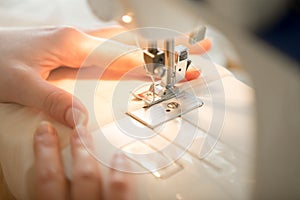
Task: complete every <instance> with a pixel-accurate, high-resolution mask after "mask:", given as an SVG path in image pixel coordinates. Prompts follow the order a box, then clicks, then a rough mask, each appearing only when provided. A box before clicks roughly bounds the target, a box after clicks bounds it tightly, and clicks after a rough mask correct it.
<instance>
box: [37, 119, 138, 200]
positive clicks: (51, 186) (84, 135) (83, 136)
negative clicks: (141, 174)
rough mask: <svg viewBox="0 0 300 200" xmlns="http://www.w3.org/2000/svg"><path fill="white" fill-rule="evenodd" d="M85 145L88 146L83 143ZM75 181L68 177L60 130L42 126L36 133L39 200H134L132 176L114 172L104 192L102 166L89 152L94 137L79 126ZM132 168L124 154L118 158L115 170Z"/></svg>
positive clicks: (74, 138) (74, 155) (73, 148)
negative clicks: (59, 137) (62, 152)
mask: <svg viewBox="0 0 300 200" xmlns="http://www.w3.org/2000/svg"><path fill="white" fill-rule="evenodd" d="M81 140H84V141H85V145H86V146H84V145H83V144H82V141H81ZM70 144H71V152H72V180H71V181H70V182H68V180H67V179H66V177H65V173H64V167H63V164H62V158H61V155H60V148H59V140H58V137H57V133H56V130H55V129H54V128H53V126H52V125H51V124H50V123H48V122H42V123H41V124H40V126H39V127H38V129H37V130H36V132H35V136H34V153H35V170H36V187H35V188H36V195H37V196H36V199H43V200H48V199H49V200H53V199H57V200H66V199H72V200H76V199H78V200H82V199H88V200H96V199H97V200H99V199H120V200H131V199H133V196H134V194H133V190H132V185H131V183H130V179H128V175H126V174H124V173H121V172H118V171H116V170H114V169H111V170H110V172H109V178H108V191H107V192H104V190H103V182H102V176H101V173H100V169H99V163H98V162H97V161H96V159H94V158H93V157H92V156H91V155H90V153H89V152H88V151H87V149H86V147H87V148H89V149H92V148H93V141H92V135H91V134H89V133H88V132H87V131H86V128H84V127H83V126H81V125H79V126H77V127H76V130H74V132H73V134H72V136H71V138H70ZM126 164H128V163H127V162H126V159H125V157H124V155H123V154H116V155H115V156H114V158H113V160H112V163H111V166H112V167H113V168H116V167H119V166H124V165H126Z"/></svg>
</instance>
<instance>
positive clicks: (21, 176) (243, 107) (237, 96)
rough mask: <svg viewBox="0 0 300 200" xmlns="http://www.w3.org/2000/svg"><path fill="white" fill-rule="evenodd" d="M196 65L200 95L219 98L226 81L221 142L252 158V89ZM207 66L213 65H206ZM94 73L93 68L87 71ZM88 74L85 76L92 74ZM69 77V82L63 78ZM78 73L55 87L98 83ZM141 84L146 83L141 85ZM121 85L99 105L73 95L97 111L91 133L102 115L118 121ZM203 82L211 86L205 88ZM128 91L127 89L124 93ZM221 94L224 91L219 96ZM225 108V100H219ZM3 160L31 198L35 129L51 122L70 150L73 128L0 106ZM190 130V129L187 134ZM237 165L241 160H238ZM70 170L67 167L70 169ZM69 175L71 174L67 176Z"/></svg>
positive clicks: (13, 185) (16, 191)
mask: <svg viewBox="0 0 300 200" xmlns="http://www.w3.org/2000/svg"><path fill="white" fill-rule="evenodd" d="M196 62H198V63H197V65H199V66H201V68H202V78H201V79H197V80H194V81H192V84H193V85H194V89H199V90H198V92H199V93H198V94H199V97H200V98H201V96H203V98H204V99H208V98H207V93H206V92H207V91H208V90H209V91H210V92H212V93H214V94H217V95H218V93H220V91H219V88H215V87H216V86H217V85H218V84H216V83H217V82H218V81H222V83H223V87H224V91H225V99H226V108H227V109H226V115H225V120H224V126H223V129H222V137H221V141H222V143H224V144H225V145H226V146H227V147H228V148H231V149H232V150H233V151H234V152H238V153H239V154H240V155H246V157H247V158H249V157H251V156H252V150H253V149H252V147H253V139H254V138H253V132H254V130H253V128H254V124H253V111H252V107H253V103H254V102H253V90H252V89H251V88H249V87H248V86H246V85H245V84H243V83H242V82H240V81H238V80H236V79H235V78H234V77H233V75H232V74H231V73H230V72H228V71H227V70H225V69H224V68H222V67H217V68H216V69H217V71H218V73H219V76H214V75H213V74H210V73H211V70H210V69H209V67H210V66H209V65H207V64H206V62H207V61H205V60H201V59H198V60H197V59H196ZM208 66H209V67H208ZM89 70H91V72H93V70H92V68H91V69H89ZM89 70H87V72H86V73H89V72H88V71H89ZM64 75H66V76H67V77H68V79H60V78H59V77H64ZM75 77H76V71H75V70H68V69H61V70H58V71H56V72H55V73H53V74H52V75H51V77H50V79H49V81H50V82H51V83H53V84H54V85H56V86H58V87H60V88H63V89H65V90H67V91H69V92H71V93H73V90H74V85H75V84H76V85H77V86H78V85H92V84H95V83H96V82H97V80H95V79H87V80H77V81H75V80H74V78H75ZM132 82H133V81H130V80H124V81H123V82H122V84H125V85H126V84H129V85H130V83H132ZM139 82H140V83H143V81H139ZM118 83H119V82H118V81H102V82H101V87H99V88H98V89H97V91H96V92H95V99H96V101H95V102H101V103H99V104H97V103H96V104H95V105H90V104H89V103H88V102H87V98H88V97H86V96H85V94H84V91H79V92H77V93H75V95H76V96H77V97H78V98H80V99H81V101H82V102H83V103H84V104H85V106H86V107H87V109H88V111H89V113H93V112H95V111H96V112H95V114H96V117H92V116H90V121H89V130H91V131H96V130H97V128H98V121H97V120H99V117H100V118H101V115H102V118H101V119H103V114H104V115H105V119H106V120H104V121H102V122H101V126H103V125H105V124H109V123H111V122H113V120H115V118H114V117H113V116H112V113H111V110H110V109H111V97H112V95H113V90H114V87H115V85H117V84H118ZM204 83H206V84H207V87H204ZM125 92H129V91H125ZM220 94H221V93H220ZM219 103H220V104H222V103H223V104H224V103H225V102H219ZM209 106H210V105H209V100H207V107H204V108H203V109H204V110H203V111H202V112H201V114H200V121H201V123H200V127H199V128H200V129H201V130H203V131H204V132H205V131H206V130H207V129H208V127H209V123H210V121H209V119H210V118H209V116H210V115H211V113H210V112H211V108H210V107H209ZM0 119H1V122H0V161H1V166H2V169H3V172H4V176H5V178H6V181H7V184H8V186H9V188H10V190H11V192H12V193H13V195H14V196H15V197H16V198H17V199H30V195H31V194H30V193H31V191H32V190H31V189H32V186H33V185H32V178H33V176H32V175H33V172H34V169H33V168H32V165H33V146H32V136H33V133H34V131H35V129H36V127H37V125H38V124H39V123H40V122H41V121H42V120H49V121H51V122H53V123H54V125H55V127H56V128H57V129H58V133H59V138H60V142H61V148H62V149H66V148H67V147H68V145H69V141H68V140H69V134H70V131H71V130H70V129H69V128H67V127H65V126H63V125H61V124H59V123H57V122H55V121H53V120H52V119H50V118H49V117H47V116H45V115H44V114H43V113H41V112H39V111H37V110H34V109H31V108H27V107H23V106H20V105H15V104H0ZM187 131H188V130H187ZM95 143H96V146H97V145H99V146H101V141H99V140H97V141H95ZM69 156H70V155H69V154H68V153H64V160H65V163H67V164H70V163H69V162H70V157H69ZM237 162H238V161H237ZM66 168H68V170H70V169H69V167H66ZM67 173H68V174H69V171H68V172H67Z"/></svg>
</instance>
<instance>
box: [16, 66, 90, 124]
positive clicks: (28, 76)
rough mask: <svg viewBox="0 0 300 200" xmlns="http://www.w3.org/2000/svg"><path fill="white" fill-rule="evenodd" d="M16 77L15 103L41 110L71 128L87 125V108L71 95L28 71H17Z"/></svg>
mask: <svg viewBox="0 0 300 200" xmlns="http://www.w3.org/2000/svg"><path fill="white" fill-rule="evenodd" d="M20 68H21V67H20ZM14 76H15V80H16V82H14V83H12V84H15V86H14V87H12V88H15V90H14V91H13V101H14V102H17V103H20V104H22V105H26V106H30V107H35V108H39V109H41V110H43V111H44V112H45V113H46V114H48V115H50V116H51V117H53V118H54V119H56V120H57V121H59V122H61V123H64V124H66V125H68V126H70V127H74V126H75V124H77V123H87V111H86V109H85V107H84V106H83V105H82V103H81V102H80V101H79V100H78V99H77V98H75V97H74V96H72V95H71V94H70V93H68V92H66V91H64V90H62V89H59V88H57V87H56V86H54V85H51V84H50V83H48V82H47V81H45V80H43V79H42V78H41V77H40V76H38V75H36V74H35V73H34V72H31V71H28V70H22V69H21V70H19V69H18V70H15V71H14Z"/></svg>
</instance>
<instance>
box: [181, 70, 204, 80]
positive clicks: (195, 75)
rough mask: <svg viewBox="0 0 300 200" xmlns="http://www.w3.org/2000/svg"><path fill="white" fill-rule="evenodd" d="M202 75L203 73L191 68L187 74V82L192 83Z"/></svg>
mask: <svg viewBox="0 0 300 200" xmlns="http://www.w3.org/2000/svg"><path fill="white" fill-rule="evenodd" d="M200 75H201V72H200V71H199V70H198V69H196V68H193V67H190V68H189V69H188V70H187V71H186V73H185V80H186V81H191V80H194V79H197V78H198V77H199V76H200Z"/></svg>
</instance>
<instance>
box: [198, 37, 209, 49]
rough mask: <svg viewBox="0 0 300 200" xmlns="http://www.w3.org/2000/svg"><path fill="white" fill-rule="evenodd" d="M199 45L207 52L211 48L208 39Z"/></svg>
mask: <svg viewBox="0 0 300 200" xmlns="http://www.w3.org/2000/svg"><path fill="white" fill-rule="evenodd" d="M199 45H200V46H201V47H202V48H203V50H204V51H209V50H210V49H211V46H212V41H211V39H209V38H205V39H204V40H201V41H200V42H199Z"/></svg>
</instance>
